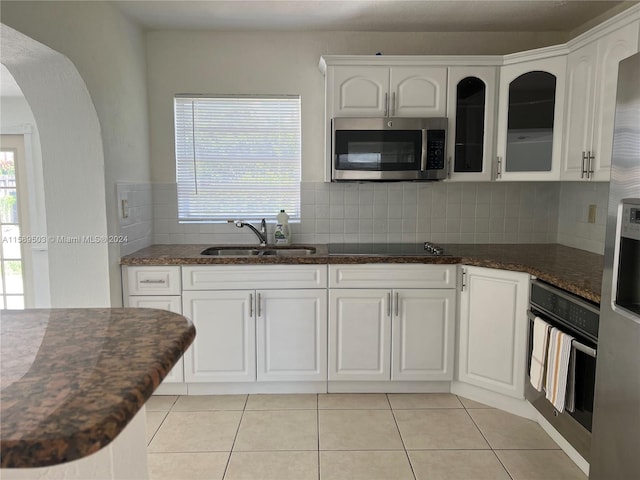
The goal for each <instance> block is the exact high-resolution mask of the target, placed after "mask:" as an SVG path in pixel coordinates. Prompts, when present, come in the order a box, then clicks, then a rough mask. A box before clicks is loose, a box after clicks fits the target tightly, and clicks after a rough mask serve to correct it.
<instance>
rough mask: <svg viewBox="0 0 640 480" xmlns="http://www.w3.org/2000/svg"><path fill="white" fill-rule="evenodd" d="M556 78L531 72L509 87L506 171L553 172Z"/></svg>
mask: <svg viewBox="0 0 640 480" xmlns="http://www.w3.org/2000/svg"><path fill="white" fill-rule="evenodd" d="M555 99H556V77H555V75H552V74H550V73H547V72H539V71H536V72H528V73H525V74H523V75H520V76H519V77H518V78H516V79H515V80H514V81H512V82H511V84H510V85H509V118H508V128H507V153H506V160H505V170H506V171H508V172H548V171H550V170H551V160H552V158H551V156H552V146H553V120H554V110H555Z"/></svg>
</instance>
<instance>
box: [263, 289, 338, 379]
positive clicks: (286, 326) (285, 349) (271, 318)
mask: <svg viewBox="0 0 640 480" xmlns="http://www.w3.org/2000/svg"><path fill="white" fill-rule="evenodd" d="M256 295H257V296H256V302H257V312H256V313H257V344H256V350H257V355H258V358H257V366H258V371H257V379H258V381H323V380H326V379H327V348H326V345H327V291H326V290H325V289H322V290H320V289H313V290H259V291H258V292H257V294H256Z"/></svg>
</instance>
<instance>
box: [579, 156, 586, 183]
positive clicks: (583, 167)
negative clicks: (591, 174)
mask: <svg viewBox="0 0 640 480" xmlns="http://www.w3.org/2000/svg"><path fill="white" fill-rule="evenodd" d="M586 174H587V152H582V170H581V171H580V178H584V176H585V175H586Z"/></svg>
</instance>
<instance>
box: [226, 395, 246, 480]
mask: <svg viewBox="0 0 640 480" xmlns="http://www.w3.org/2000/svg"><path fill="white" fill-rule="evenodd" d="M247 403H249V394H247V395H246V396H245V398H244V405H243V406H242V414H241V415H240V421H239V422H238V428H236V434H235V435H234V436H233V442H232V443H231V449H230V450H229V457H228V458H227V464H226V465H225V466H224V473H223V474H222V480H224V478H225V477H226V476H227V470H228V469H229V463H231V455H232V454H233V448H234V447H235V446H236V440H237V439H238V432H240V426H241V425H242V420H243V419H244V413H245V412H246V409H247ZM236 411H237V410H236Z"/></svg>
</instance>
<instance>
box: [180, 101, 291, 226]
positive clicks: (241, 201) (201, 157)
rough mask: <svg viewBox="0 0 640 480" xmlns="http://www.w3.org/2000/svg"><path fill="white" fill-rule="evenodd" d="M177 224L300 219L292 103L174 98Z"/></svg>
mask: <svg viewBox="0 0 640 480" xmlns="http://www.w3.org/2000/svg"><path fill="white" fill-rule="evenodd" d="M174 112H175V141H176V180H177V184H178V220H179V221H180V222H183V223H186V222H223V221H227V220H229V219H242V220H247V221H251V220H260V219H262V218H266V219H267V220H269V219H275V217H276V215H277V214H278V212H280V210H281V209H284V210H286V211H287V213H288V214H289V216H290V218H291V219H292V220H296V219H299V218H300V170H301V166H300V165H301V139H300V138H301V132H300V97H299V96H293V95H290V96H238V95H233V96H228V95H219V96H199V95H189V96H187V95H178V96H176V97H175V99H174Z"/></svg>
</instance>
